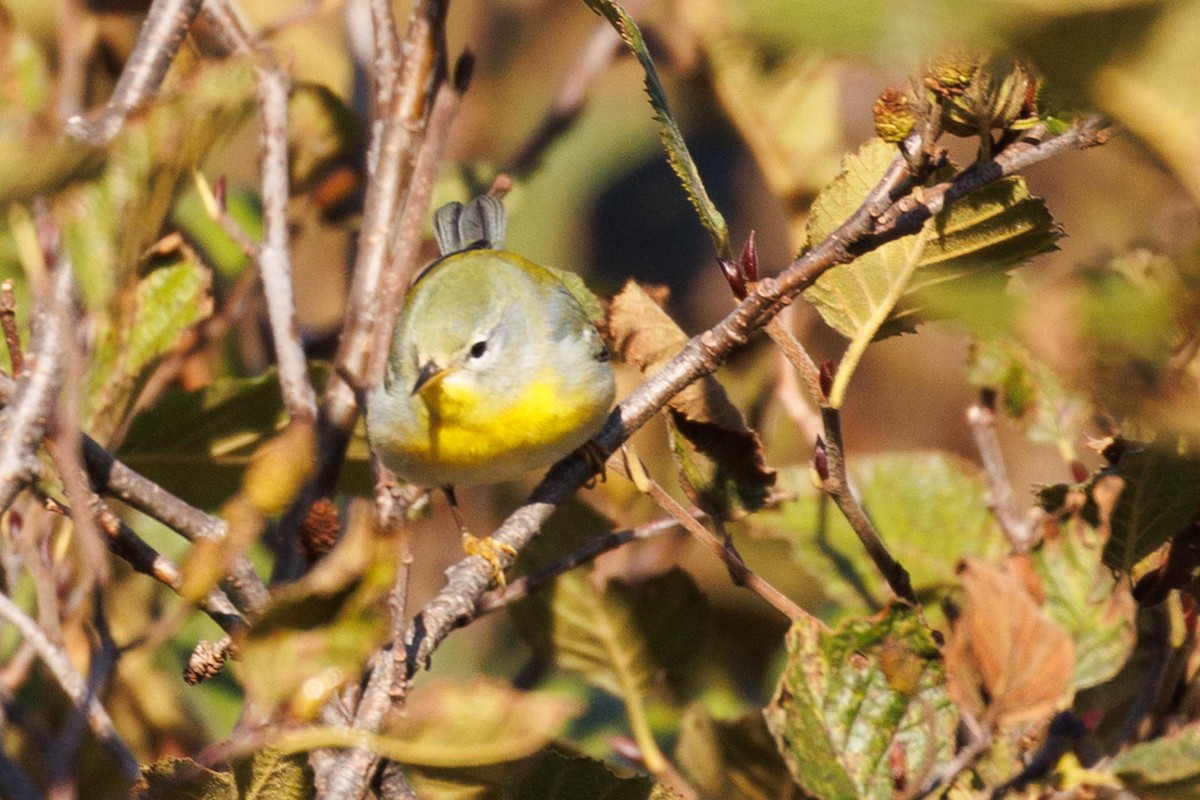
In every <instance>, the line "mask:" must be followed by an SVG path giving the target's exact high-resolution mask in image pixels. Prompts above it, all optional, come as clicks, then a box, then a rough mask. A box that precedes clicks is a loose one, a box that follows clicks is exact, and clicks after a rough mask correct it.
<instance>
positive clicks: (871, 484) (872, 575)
mask: <svg viewBox="0 0 1200 800" xmlns="http://www.w3.org/2000/svg"><path fill="white" fill-rule="evenodd" d="M850 471H851V477H852V479H853V481H854V485H855V486H856V487H857V490H858V492H859V496H860V498H861V500H862V503H863V505H864V506H865V508H866V510H867V513H868V514H870V515H871V518H872V519H873V520H874V521H875V525H876V527H877V528H878V530H879V534H880V536H881V537H882V538H883V541H884V542H885V543H886V544H887V546H888V548H889V549H890V550H891V552H892V554H893V555H894V556H895V557H896V559H897V560H899V561H900V563H901V564H903V565H904V567H905V569H907V570H908V572H909V575H910V576H911V578H912V582H913V587H914V588H915V589H916V590H917V593H918V595H921V596H922V597H930V596H931V595H934V594H936V593H938V592H941V591H944V590H946V589H949V588H950V587H952V586H953V584H954V565H955V564H956V563H957V561H958V560H959V559H960V558H962V556H964V555H972V554H973V555H984V554H987V553H990V552H992V551H995V550H998V549H1002V548H1003V547H1004V540H1003V537H1002V536H1000V533H999V529H998V528H997V526H996V523H995V521H994V520H993V519H992V517H991V515H990V514H989V513H988V510H987V504H986V503H985V502H984V493H985V491H986V488H985V486H984V482H983V478H982V476H981V475H980V473H979V470H978V469H977V468H976V467H975V466H974V465H971V464H969V463H968V462H966V461H964V460H962V459H960V458H956V457H954V456H951V455H948V454H946V453H939V452H936V451H928V452H916V453H890V454H885V455H880V456H874V457H866V458H859V459H855V460H854V461H852V462H851V464H850ZM779 483H780V489H781V490H782V491H783V492H788V493H794V495H795V499H793V500H787V501H784V502H782V503H780V504H779V505H778V506H776V507H774V508H769V509H764V510H762V511H759V512H758V513H756V514H754V515H752V516H750V517H749V518H748V519H747V525H748V529H749V532H750V533H751V534H752V535H756V536H764V537H770V538H777V539H784V540H786V541H788V542H789V543H791V546H792V551H793V559H794V560H795V561H796V563H797V564H799V565H802V566H803V567H804V568H805V569H806V570H808V571H809V572H811V573H812V574H814V575H820V576H822V589H823V591H824V592H825V594H826V596H827V597H828V599H829V601H830V606H829V607H826V608H824V609H822V610H821V612H822V614H823V615H824V616H828V617H837V616H839V615H841V614H844V613H847V612H848V611H856V610H863V609H871V608H878V607H879V606H880V605H881V604H882V602H883V599H882V598H884V597H886V592H885V591H884V588H885V587H884V584H883V580H882V578H880V577H879V574H878V570H876V569H875V567H874V565H873V564H872V563H871V561H870V559H868V558H867V555H866V552H865V551H864V550H863V546H862V543H861V542H860V541H859V539H858V536H857V535H855V533H854V530H853V529H852V528H851V527H850V525H849V524H848V523H847V522H846V520H845V518H844V517H842V515H841V514H840V513H839V512H838V510H837V508H836V507H835V506H833V504H832V503H828V502H826V500H825V499H824V498H823V496H822V495H821V493H820V492H819V491H818V490H817V489H815V488H813V485H812V479H811V478H810V477H809V473H808V469H807V468H800V467H793V468H791V469H784V470H781V471H780V473H779Z"/></svg>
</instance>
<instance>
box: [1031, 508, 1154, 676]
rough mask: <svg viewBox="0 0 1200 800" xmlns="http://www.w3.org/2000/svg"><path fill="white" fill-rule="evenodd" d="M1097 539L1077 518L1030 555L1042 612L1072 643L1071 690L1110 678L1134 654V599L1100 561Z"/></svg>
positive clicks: (1099, 547) (1099, 545)
mask: <svg viewBox="0 0 1200 800" xmlns="http://www.w3.org/2000/svg"><path fill="white" fill-rule="evenodd" d="M1100 553H1101V542H1100V541H1099V537H1097V536H1096V535H1095V534H1094V532H1093V531H1092V530H1091V529H1089V528H1087V527H1086V526H1084V525H1083V523H1082V522H1080V521H1075V522H1074V523H1073V524H1071V525H1069V526H1068V527H1066V528H1065V529H1064V530H1063V531H1062V533H1061V534H1060V535H1059V536H1056V537H1054V538H1052V539H1048V540H1047V541H1046V542H1045V543H1044V544H1043V545H1042V546H1041V547H1040V548H1039V549H1038V550H1037V552H1035V553H1034V554H1033V566H1034V569H1035V570H1036V571H1037V574H1038V577H1039V578H1040V579H1041V582H1042V588H1043V590H1044V592H1045V602H1044V604H1043V611H1044V612H1045V614H1046V615H1047V616H1048V617H1050V618H1051V619H1053V620H1054V621H1055V622H1057V623H1058V624H1059V625H1061V626H1062V628H1063V629H1064V630H1065V631H1066V632H1067V634H1068V635H1069V636H1070V637H1071V640H1072V641H1073V642H1074V643H1075V667H1074V669H1073V671H1072V674H1071V686H1072V688H1073V689H1075V690H1079V689H1085V688H1087V687H1089V686H1095V685H1097V684H1100V683H1103V682H1105V681H1107V680H1109V679H1110V678H1112V677H1114V676H1115V675H1116V674H1117V673H1118V672H1120V670H1121V666H1122V665H1123V664H1124V663H1125V661H1126V659H1128V658H1129V654H1130V653H1132V652H1133V645H1134V640H1135V639H1136V635H1135V630H1134V623H1133V614H1134V608H1133V599H1132V597H1130V595H1129V591H1128V589H1127V588H1126V586H1125V584H1124V583H1122V582H1119V581H1117V579H1116V578H1114V577H1113V574H1112V572H1111V570H1109V569H1108V568H1106V567H1105V566H1104V565H1103V564H1102V563H1101V561H1100Z"/></svg>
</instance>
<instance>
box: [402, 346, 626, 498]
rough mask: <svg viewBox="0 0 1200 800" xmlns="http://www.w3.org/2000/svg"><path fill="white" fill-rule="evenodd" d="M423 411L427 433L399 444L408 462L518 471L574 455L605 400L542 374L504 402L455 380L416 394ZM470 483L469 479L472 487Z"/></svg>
mask: <svg viewBox="0 0 1200 800" xmlns="http://www.w3.org/2000/svg"><path fill="white" fill-rule="evenodd" d="M421 394H422V396H423V399H424V402H425V404H426V406H427V408H428V417H427V419H428V427H427V430H426V431H425V435H422V436H417V437H413V439H412V440H411V441H408V442H404V443H403V445H404V446H403V449H404V450H405V451H407V452H406V453H405V456H406V458H407V459H408V460H409V461H410V462H423V463H424V464H425V465H426V466H428V467H436V468H437V469H443V470H444V469H449V470H468V471H469V470H473V469H479V470H480V476H479V481H478V482H488V480H489V477H485V473H487V474H488V475H489V476H490V474H492V473H518V474H519V473H520V472H522V471H524V470H526V469H531V468H533V467H535V466H543V465H544V464H546V463H549V462H550V461H551V460H553V459H554V458H557V457H558V456H561V455H565V454H566V453H568V452H570V451H572V450H574V449H575V448H577V447H578V446H580V445H581V444H583V442H584V441H586V440H587V439H588V438H589V437H590V436H591V435H592V434H594V433H595V429H596V428H597V427H598V426H599V422H600V420H602V419H603V416H604V414H605V412H606V411H607V405H606V402H605V401H606V400H607V399H608V398H607V397H604V398H600V397H593V396H590V394H589V393H587V392H580V391H575V392H565V391H564V387H563V382H562V381H561V380H560V379H559V378H558V377H556V376H555V375H554V373H553V372H552V371H550V370H543V371H542V373H541V374H539V375H538V376H537V377H536V378H534V379H533V380H531V381H529V382H528V383H526V384H525V385H524V387H523V388H521V390H520V391H519V392H518V393H516V394H515V396H512V397H511V399H509V400H508V401H507V402H505V401H504V400H503V399H501V400H500V401H499V402H497V400H498V398H496V397H494V396H490V397H486V398H485V397H484V396H483V393H482V392H480V391H479V389H478V388H477V387H476V386H475V384H473V383H471V382H470V381H456V380H454V376H451V377H448V378H447V379H446V380H442V381H439V382H438V383H437V384H436V385H434V386H430V387H429V388H428V389H427V390H425V391H422V393H421ZM472 482H474V481H472Z"/></svg>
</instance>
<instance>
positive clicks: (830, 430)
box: [818, 406, 917, 605]
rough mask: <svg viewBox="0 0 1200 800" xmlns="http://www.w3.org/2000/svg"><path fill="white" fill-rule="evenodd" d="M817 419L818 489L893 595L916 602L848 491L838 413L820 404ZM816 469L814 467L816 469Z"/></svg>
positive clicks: (905, 577) (900, 570)
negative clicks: (821, 432) (820, 435)
mask: <svg viewBox="0 0 1200 800" xmlns="http://www.w3.org/2000/svg"><path fill="white" fill-rule="evenodd" d="M821 421H822V422H823V423H824V425H825V439H824V442H823V445H824V455H825V464H826V470H825V472H826V474H825V475H822V476H821V477H822V478H823V481H822V486H821V488H822V489H823V490H824V491H825V493H826V494H828V495H829V496H830V497H831V498H832V499H833V502H834V503H835V504H836V505H837V507H838V509H839V510H840V511H841V512H842V516H844V517H845V518H846V521H847V522H849V523H850V527H851V528H853V529H854V533H855V534H857V536H858V540H859V541H860V542H862V546H863V548H864V549H865V550H866V551H867V555H868V556H869V557H870V558H871V560H872V561H873V562H875V566H876V568H877V569H878V570H879V572H880V573H881V574H882V575H883V578H884V580H886V581H887V583H888V586H890V587H891V589H892V591H893V592H895V594H896V596H897V597H899V598H901V599H902V600H905V601H907V602H909V603H912V604H913V605H916V604H917V594H916V592H914V591H913V587H912V581H911V580H910V579H909V577H908V571H907V570H905V569H904V567H903V566H902V565H901V564H900V562H899V561H897V560H896V559H895V558H894V557H893V556H892V554H891V553H890V552H888V549H887V546H886V545H885V544H884V543H883V539H882V538H881V537H880V535H879V531H877V530H876V529H875V523H873V522H871V518H870V517H868V516H867V512H866V511H864V510H863V507H862V506H861V505H860V504H859V502H858V498H856V497H855V496H854V492H852V491H850V481H849V479H848V478H847V477H846V450H845V445H844V444H843V442H842V418H841V414H840V413H839V412H838V410H837V409H836V408H833V407H832V406H821ZM820 471H821V470H820V468H818V472H820Z"/></svg>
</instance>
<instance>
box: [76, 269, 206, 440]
mask: <svg viewBox="0 0 1200 800" xmlns="http://www.w3.org/2000/svg"><path fill="white" fill-rule="evenodd" d="M211 286H212V276H211V275H210V274H209V272H208V270H207V269H205V268H204V267H203V266H202V265H200V264H199V263H197V262H196V261H192V260H190V259H187V258H186V257H185V258H183V259H181V260H179V261H176V262H175V263H173V264H170V265H168V266H164V267H161V268H159V269H156V270H154V271H153V272H151V273H150V274H149V275H147V276H146V277H144V278H142V279H141V280H140V281H139V282H138V285H137V290H136V293H135V296H134V301H133V308H132V309H130V310H129V311H128V313H127V314H122V315H121V316H122V317H123V318H125V319H127V321H128V325H129V327H128V328H127V329H114V328H111V327H107V328H106V329H105V330H104V331H103V333H102V335H101V338H100V341H99V343H98V344H97V345H96V352H95V357H94V359H93V362H92V366H91V369H90V370H89V372H88V377H87V394H88V398H89V400H90V402H89V404H88V427H89V429H90V430H91V431H93V433H94V434H96V435H99V436H101V437H102V438H104V437H106V435H107V433H108V432H109V431H110V430H111V429H112V426H113V425H114V424H115V423H116V422H117V420H118V419H119V417H120V415H121V414H123V413H124V409H125V407H126V405H127V404H128V403H129V402H130V400H131V399H132V395H133V392H134V390H135V388H136V386H137V385H138V383H139V381H140V380H141V378H142V376H143V373H144V372H145V371H146V370H147V369H149V368H150V367H151V366H153V365H154V364H155V362H157V361H158V360H159V359H160V358H162V357H163V356H165V355H167V354H169V353H170V352H172V351H173V350H174V349H175V347H176V345H178V344H179V340H180V338H181V337H182V336H183V335H184V333H186V332H187V331H188V330H189V329H190V328H191V327H192V326H193V325H195V324H196V323H198V322H200V321H201V320H203V319H206V318H207V317H208V316H209V315H210V314H211V313H212V296H211V295H210V290H211Z"/></svg>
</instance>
